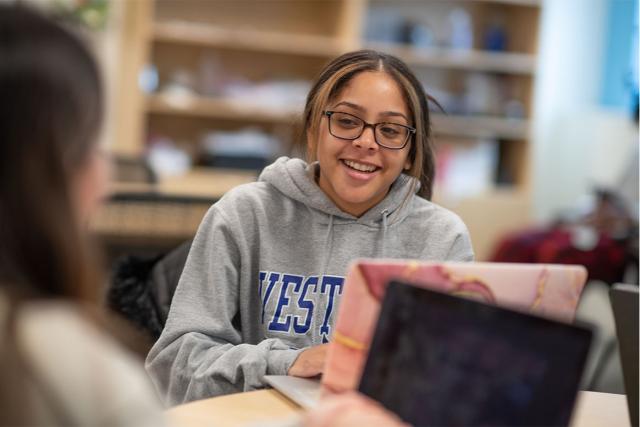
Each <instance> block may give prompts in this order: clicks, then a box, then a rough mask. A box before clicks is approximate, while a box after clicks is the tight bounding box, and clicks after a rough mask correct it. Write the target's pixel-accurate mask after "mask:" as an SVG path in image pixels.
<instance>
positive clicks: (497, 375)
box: [359, 282, 592, 426]
mask: <svg viewBox="0 0 640 427" xmlns="http://www.w3.org/2000/svg"><path fill="white" fill-rule="evenodd" d="M591 335H592V334H591V330H590V329H589V328H586V327H579V326H575V325H569V324H567V323H564V322H558V321H553V320H549V319H545V318H542V317H539V316H532V315H529V314H524V313H522V312H519V311H514V310H509V309H505V308H501V307H496V306H495V305H491V304H486V303H484V302H478V301H472V300H469V299H465V298H459V297H455V296H451V295H447V294H443V293H440V292H436V291H432V290H429V289H425V288H418V287H415V286H412V285H410V284H405V283H402V282H392V283H391V284H390V285H389V287H388V289H387V292H386V296H385V299H384V302H383V304H382V309H381V312H380V316H379V319H378V322H377V328H376V331H375V335H374V338H373V341H372V343H371V349H370V352H369V357H368V359H367V362H366V366H365V369H364V374H363V376H362V381H361V383H360V386H359V390H360V391H361V392H362V393H364V394H366V395H368V396H369V397H371V398H373V399H375V400H377V401H379V402H381V403H382V404H383V405H384V406H385V407H386V408H387V409H390V410H392V411H393V412H395V413H396V414H398V416H400V418H402V419H403V420H404V421H406V422H408V423H410V424H411V425H417V426H421V425H496V426H498V425H499V426H518V425H540V426H543V425H544V426H550V425H554V426H560V425H568V423H569V420H570V417H571V413H572V411H573V407H574V403H575V398H576V394H577V391H578V385H579V382H580V379H581V376H582V371H583V369H584V365H585V361H586V357H587V354H588V351H589V346H590V343H591Z"/></svg>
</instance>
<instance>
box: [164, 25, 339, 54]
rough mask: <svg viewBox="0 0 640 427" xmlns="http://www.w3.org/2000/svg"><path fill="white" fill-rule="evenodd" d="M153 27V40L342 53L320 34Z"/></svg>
mask: <svg viewBox="0 0 640 427" xmlns="http://www.w3.org/2000/svg"><path fill="white" fill-rule="evenodd" d="M152 29H153V32H152V40H153V41H154V42H165V43H175V44H184V45H195V46H202V47H207V48H224V49H238V50H246V51H258V52H272V53H284V54H289V55H305V56H319V57H326V58H332V57H334V56H336V55H339V54H340V53H342V52H344V48H343V47H342V46H341V45H340V43H339V40H337V39H336V38H335V37H327V36H319V35H308V34H301V35H296V36H295V37H292V36H291V34H287V33H284V32H275V31H256V30H253V29H233V28H225V27H222V26H218V25H206V24H201V23H189V22H183V21H166V22H156V23H154V24H153V27H152Z"/></svg>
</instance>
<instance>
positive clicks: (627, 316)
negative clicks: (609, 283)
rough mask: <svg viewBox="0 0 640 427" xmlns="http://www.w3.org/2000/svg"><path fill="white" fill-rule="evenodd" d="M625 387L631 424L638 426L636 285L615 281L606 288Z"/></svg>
mask: <svg viewBox="0 0 640 427" xmlns="http://www.w3.org/2000/svg"><path fill="white" fill-rule="evenodd" d="M609 298H610V299H611V307H612V309H613V317H614V319H615V323H616V335H617V336H618V344H619V348H620V362H621V364H622V376H623V378H624V389H625V392H626V394H627V404H628V407H629V417H630V419H631V425H634V426H637V425H638V410H639V408H638V398H639V396H638V333H639V332H638V286H636V285H625V284H615V285H614V286H613V287H612V288H611V290H610V291H609Z"/></svg>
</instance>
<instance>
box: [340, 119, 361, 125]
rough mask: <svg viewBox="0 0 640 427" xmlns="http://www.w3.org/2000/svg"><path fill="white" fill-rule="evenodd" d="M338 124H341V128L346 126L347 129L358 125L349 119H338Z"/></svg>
mask: <svg viewBox="0 0 640 427" xmlns="http://www.w3.org/2000/svg"><path fill="white" fill-rule="evenodd" d="M338 123H340V126H345V127H351V126H357V125H358V123H356V121H355V120H353V119H349V118H341V119H338Z"/></svg>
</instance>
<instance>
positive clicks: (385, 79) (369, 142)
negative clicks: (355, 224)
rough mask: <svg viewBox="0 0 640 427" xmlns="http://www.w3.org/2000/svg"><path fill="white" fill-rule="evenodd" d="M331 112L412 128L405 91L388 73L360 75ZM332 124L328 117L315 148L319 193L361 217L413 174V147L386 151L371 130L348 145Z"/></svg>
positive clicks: (339, 97)
mask: <svg viewBox="0 0 640 427" xmlns="http://www.w3.org/2000/svg"><path fill="white" fill-rule="evenodd" d="M326 110H328V111H336V112H343V113H348V114H351V115H354V116H357V117H359V118H360V119H362V120H364V121H365V122H367V123H372V124H373V123H379V122H392V123H398V124H402V125H407V126H412V125H413V123H412V121H411V117H410V113H409V109H408V108H407V105H406V103H405V101H404V98H403V96H402V92H401V90H400V87H399V86H398V84H397V83H396V82H395V80H393V78H391V77H390V76H389V75H388V74H387V73H385V72H377V71H376V72H371V71H368V72H362V73H360V74H358V75H356V76H355V77H354V78H353V79H352V80H351V81H350V82H349V83H348V84H347V85H346V86H345V87H344V88H343V89H342V91H341V92H340V93H339V94H338V96H336V98H335V99H334V100H332V101H331V102H330V103H329V105H327V107H326ZM328 124H329V117H327V116H323V117H322V121H321V123H320V129H319V132H318V139H317V146H316V155H317V159H318V162H319V163H320V179H319V185H320V188H321V189H322V190H323V191H324V192H325V194H327V196H329V198H330V199H331V200H332V201H333V202H334V203H335V204H336V205H337V206H338V207H339V208H340V209H342V210H343V211H345V212H347V213H350V214H352V215H354V216H361V215H362V214H364V213H365V212H366V211H368V210H369V209H370V208H372V207H373V206H375V205H376V204H378V203H379V202H380V201H381V200H382V199H384V197H385V196H386V195H387V192H388V191H389V187H390V186H391V184H392V183H393V182H394V181H395V180H396V178H397V177H398V176H399V175H400V173H401V172H402V170H403V169H409V167H410V166H411V165H410V161H409V159H408V155H409V150H410V149H411V142H409V143H408V144H407V145H406V146H405V147H404V148H402V149H400V150H391V149H388V148H384V147H381V146H380V145H378V144H377V143H376V141H375V139H374V133H373V129H372V128H370V127H367V128H365V129H364V132H363V133H362V135H360V137H358V138H356V139H354V140H344V139H340V138H336V137H335V136H333V135H331V133H330V132H329V126H328ZM334 133H335V132H334Z"/></svg>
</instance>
